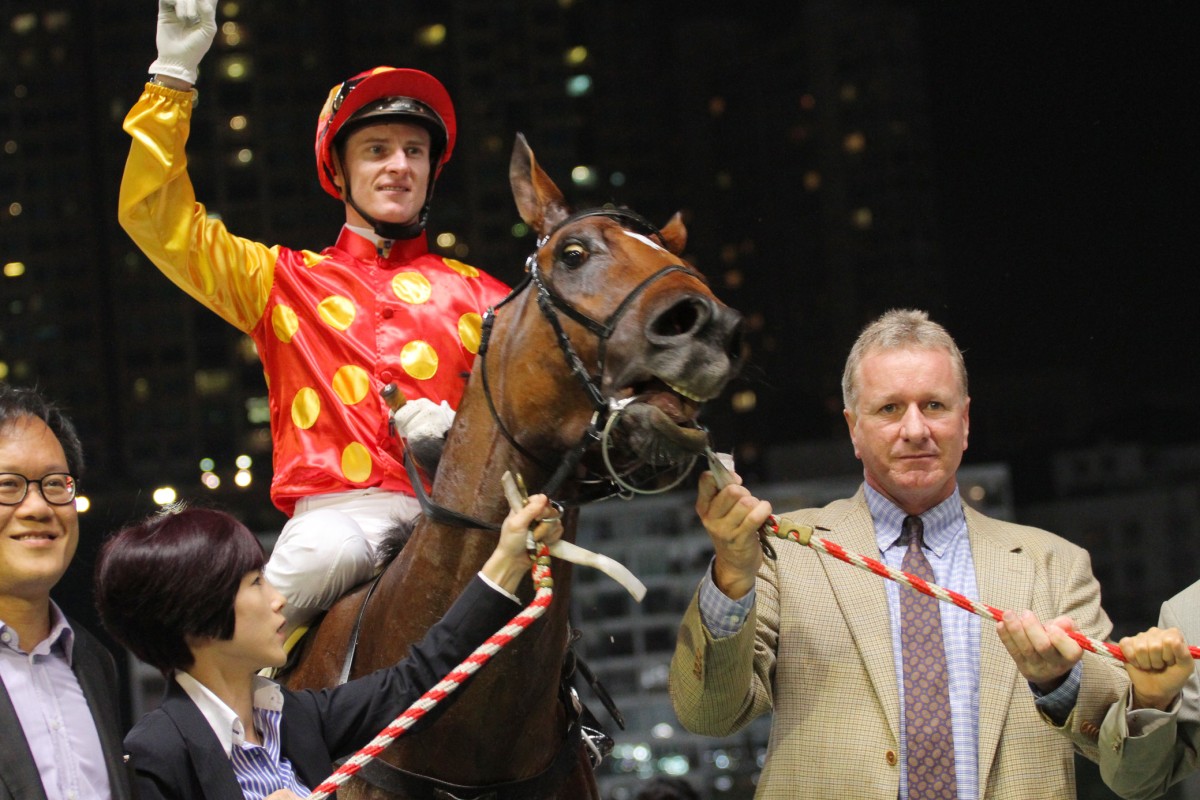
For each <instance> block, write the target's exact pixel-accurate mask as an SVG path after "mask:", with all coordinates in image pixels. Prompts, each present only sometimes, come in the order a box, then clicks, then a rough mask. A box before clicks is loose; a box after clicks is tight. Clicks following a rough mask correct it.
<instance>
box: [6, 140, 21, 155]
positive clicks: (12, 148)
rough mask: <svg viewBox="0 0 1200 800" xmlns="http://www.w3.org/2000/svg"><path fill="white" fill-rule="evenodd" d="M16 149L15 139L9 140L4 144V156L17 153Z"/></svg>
mask: <svg viewBox="0 0 1200 800" xmlns="http://www.w3.org/2000/svg"><path fill="white" fill-rule="evenodd" d="M18 149H19V148H18V146H17V142H16V140H15V139H9V140H8V141H7V142H5V143H4V153H5V155H10V156H11V155H12V154H13V153H15V152H17V150H18Z"/></svg>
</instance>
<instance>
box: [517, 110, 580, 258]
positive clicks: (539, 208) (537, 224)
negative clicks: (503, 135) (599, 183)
mask: <svg viewBox="0 0 1200 800" xmlns="http://www.w3.org/2000/svg"><path fill="white" fill-rule="evenodd" d="M508 180H509V182H510V183H511V184H512V190H513V199H515V200H516V201H517V211H518V212H520V214H521V219H523V220H525V224H526V225H528V226H529V227H530V228H532V229H533V231H534V233H536V234H537V235H538V236H539V237H540V236H543V235H545V234H546V233H547V232H549V231H550V230H551V229H553V228H554V226H555V225H557V224H558V223H560V222H562V221H563V220H564V219H566V218H567V216H568V215H569V214H570V209H569V208H568V207H567V203H566V200H565V199H563V194H562V192H560V191H559V190H558V187H557V186H555V185H554V181H552V180H550V176H549V175H547V174H546V172H545V170H543V169H542V168H541V167H540V166H538V163H537V159H535V158H534V157H533V150H532V149H531V148H530V147H529V143H528V142H526V141H525V135H524V134H522V133H518V134H517V140H516V141H515V142H514V143H513V154H512V161H511V162H509V165H508Z"/></svg>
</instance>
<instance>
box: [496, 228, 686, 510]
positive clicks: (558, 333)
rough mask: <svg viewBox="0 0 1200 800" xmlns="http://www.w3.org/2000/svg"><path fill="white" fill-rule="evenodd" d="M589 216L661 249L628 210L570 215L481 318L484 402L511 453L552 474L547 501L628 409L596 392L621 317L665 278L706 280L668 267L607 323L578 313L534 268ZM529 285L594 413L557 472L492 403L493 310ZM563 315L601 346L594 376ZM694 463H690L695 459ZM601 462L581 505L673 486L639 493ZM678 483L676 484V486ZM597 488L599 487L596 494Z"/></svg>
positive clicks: (680, 266)
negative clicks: (562, 234) (556, 240)
mask: <svg viewBox="0 0 1200 800" xmlns="http://www.w3.org/2000/svg"><path fill="white" fill-rule="evenodd" d="M589 217H605V218H608V219H611V220H614V221H616V222H617V223H619V224H620V225H621V226H622V227H624V228H626V229H627V230H631V231H634V232H635V233H640V234H644V235H646V236H651V237H654V238H656V239H657V240H658V242H659V244H661V245H665V240H664V238H663V235H662V232H661V231H660V230H659V229H658V228H657V227H656V226H655V225H654V224H652V223H651V222H649V221H648V220H647V219H646V218H645V217H643V216H641V215H640V214H637V213H636V212H634V211H631V210H629V209H625V208H592V209H585V210H583V211H578V212H576V213H574V214H571V215H570V216H568V217H567V218H566V219H563V220H562V221H561V222H559V223H558V224H557V225H555V226H554V227H553V228H552V229H551V230H550V231H549V232H548V233H546V234H545V235H543V236H542V237H541V238H539V239H538V241H537V244H536V245H535V247H534V250H533V252H531V253H530V254H529V256H528V257H527V258H526V259H525V277H524V278H523V279H522V280H521V282H520V283H519V284H517V286H515V287H514V288H513V290H512V291H511V292H510V293H509V295H508V296H507V297H505V298H504V299H503V300H502V301H500V302H499V303H498V304H496V305H495V306H494V307H492V308H489V309H488V310H487V312H486V313H485V314H484V319H483V330H482V336H481V341H480V345H479V358H480V376H481V378H482V379H483V393H484V397H486V398H487V403H488V409H489V410H490V411H491V414H492V419H493V420H494V421H495V422H496V426H497V428H498V429H499V430H500V433H501V435H503V436H504V438H505V439H507V440H508V441H509V443H510V444H512V446H513V447H514V448H516V450H517V452H519V453H521V454H522V455H523V456H525V457H526V458H528V459H529V460H530V461H532V462H533V463H535V464H537V465H539V466H540V467H542V469H544V470H546V471H547V472H551V477H550V479H549V480H548V481H547V482H546V484H545V485H544V486H543V487H542V488H541V489H539V491H541V492H542V493H543V494H546V495H549V496H551V497H553V496H554V492H555V491H557V490H558V488H559V487H560V486H561V485H562V483H563V482H564V481H565V480H566V479H567V477H568V476H570V475H571V474H572V473H573V472H574V471H575V468H576V467H577V466H578V464H579V462H580V460H581V459H582V458H583V455H584V453H585V452H586V451H587V449H588V448H589V447H591V446H592V445H593V444H594V443H596V442H600V441H602V440H605V441H606V439H605V437H606V436H607V435H608V434H609V433H610V432H611V431H612V429H613V425H614V423H615V421H616V419H617V417H619V416H620V414H621V413H622V412H623V411H624V409H625V407H626V406H627V405H628V401H613V400H608V399H606V398H605V397H604V394H603V393H602V392H601V390H600V382H601V379H602V378H603V376H604V368H605V363H606V359H607V355H608V340H609V339H610V338H612V335H613V333H614V332H615V331H616V329H617V326H618V325H619V324H620V322H621V318H622V317H624V316H625V313H626V312H627V311H629V309H630V308H631V307H632V305H633V302H634V301H635V300H636V299H637V298H638V297H639V296H641V294H642V293H643V292H645V291H646V290H647V289H648V288H649V287H650V286H651V285H653V284H654V283H656V282H657V281H659V280H660V279H662V278H664V277H666V276H667V275H670V274H672V273H675V272H680V273H683V274H685V275H689V276H691V277H694V278H696V279H697V280H699V281H701V282H703V281H704V278H703V277H702V276H701V275H700V273H698V272H697V271H696V270H695V269H693V268H692V267H689V266H686V265H684V264H669V265H667V266H665V267H662V268H661V269H659V270H657V271H656V272H654V273H653V274H651V275H649V276H647V277H646V278H645V279H644V280H643V281H642V282H641V283H639V284H638V285H637V286H635V287H634V288H633V289H632V290H631V291H630V292H629V294H627V295H625V297H624V299H622V300H621V302H620V303H619V304H618V305H617V307H616V308H615V309H614V310H613V312H612V313H611V314H609V315H608V318H607V319H605V320H604V321H602V322H601V321H598V320H596V319H593V318H592V317H590V316H588V315H587V314H585V313H584V312H582V311H580V310H579V309H578V308H576V307H575V306H574V305H573V304H572V303H571V301H569V300H567V299H566V298H565V297H563V296H562V295H561V294H559V293H558V292H556V291H555V290H554V286H553V284H551V283H550V282H549V281H548V280H547V277H546V275H545V274H544V273H543V272H542V270H541V268H540V267H539V266H538V258H537V257H538V253H539V252H540V251H541V250H542V248H543V247H545V246H546V245H547V244H548V243H549V242H550V240H551V239H552V238H553V237H554V235H555V234H556V233H558V232H559V231H560V230H562V229H563V228H564V227H566V226H567V225H570V224H571V223H573V222H577V221H579V220H581V219H587V218H589ZM530 285H532V286H533V287H534V290H535V291H536V292H537V304H538V308H539V309H540V310H541V312H542V316H543V317H545V318H546V321H547V322H549V323H550V326H551V328H553V330H554V334H555V339H556V341H557V343H558V349H559V350H560V351H561V352H562V354H563V358H564V359H565V360H566V362H567V366H568V367H569V368H570V370H571V373H572V374H573V375H574V376H575V378H576V380H577V381H578V382H579V385H580V387H581V388H582V389H583V392H584V394H585V395H587V397H588V400H589V402H590V403H591V406H592V412H593V413H592V419H591V421H590V422H589V424H588V426H587V428H586V429H585V430H584V432H583V435H582V436H581V437H580V439H579V441H578V442H577V443H576V445H575V446H574V447H572V448H571V449H570V450H569V451H568V452H567V454H566V455H565V456H564V457H563V459H562V461H561V462H560V463H559V465H558V467H557V468H554V469H551V467H550V466H549V465H547V464H546V463H545V462H544V461H542V459H540V458H538V457H537V456H536V455H534V454H533V453H532V452H530V451H529V449H528V448H526V447H524V446H523V445H522V444H521V443H520V442H518V441H517V439H516V437H515V436H513V434H512V432H511V431H510V430H509V428H508V426H507V425H505V424H504V420H503V419H501V417H500V412H499V410H498V409H497V408H496V404H495V401H494V400H493V398H492V391H491V385H490V383H489V380H488V369H487V350H488V344H489V340H490V337H491V332H492V326H493V324H494V323H495V320H496V311H498V310H499V309H500V308H501V307H503V306H504V305H506V304H507V303H509V302H510V301H512V300H513V299H514V298H516V297H517V296H518V295H520V294H522V293H523V292H524V290H525V289H526V288H527V287H528V286H530ZM563 316H566V317H568V318H569V319H571V320H572V321H574V322H576V323H578V324H579V325H582V326H583V327H584V328H585V329H587V330H588V331H589V332H590V333H592V334H593V335H594V336H595V337H596V338H597V340H598V341H599V347H598V348H597V357H596V368H595V372H594V373H589V371H588V369H587V366H586V365H585V364H584V362H583V359H582V358H580V356H579V353H578V352H577V351H576V350H575V346H574V345H573V344H572V343H571V339H570V337H569V336H568V335H567V332H566V330H565V329H564V328H563V323H562V317H563ZM692 461H694V459H693V460H692ZM605 463H606V473H607V474H599V473H593V475H592V476H591V477H590V478H585V479H584V483H587V484H591V485H592V486H593V491H592V492H591V493H589V494H588V496H587V498H586V499H584V500H583V501H582V502H583V503H586V502H592V501H594V500H598V499H601V498H603V497H610V496H614V495H626V496H628V495H629V494H633V493H646V494H649V493H653V492H657V491H666V490H667V489H670V488H674V485H675V484H674V483H673V484H672V485H671V486H667V487H663V488H660V489H657V490H643V489H640V488H639V487H635V486H633V485H631V484H629V483H628V482H627V481H625V480H624V479H623V477H622V476H621V475H619V474H617V472H616V470H615V468H614V467H613V465H612V464H611V462H610V461H609V459H608V457H607V450H606V452H605ZM690 466H691V462H689V464H688V468H689V469H690ZM687 472H688V470H683V471H682V473H681V474H680V476H679V479H678V480H682V478H683V477H684V476H686V474H687ZM678 480H677V481H676V482H675V483H678ZM597 487H598V488H599V493H598V494H597V491H596V488H597Z"/></svg>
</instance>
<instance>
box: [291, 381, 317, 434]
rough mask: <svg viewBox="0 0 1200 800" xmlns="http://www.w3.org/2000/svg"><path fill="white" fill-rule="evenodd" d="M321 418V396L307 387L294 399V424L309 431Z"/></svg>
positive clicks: (297, 393)
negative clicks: (318, 418)
mask: <svg viewBox="0 0 1200 800" xmlns="http://www.w3.org/2000/svg"><path fill="white" fill-rule="evenodd" d="M319 416H321V396H320V395H319V394H317V392H316V390H315V389H313V388H312V387H309V386H305V387H304V388H303V389H301V390H300V391H298V392H296V396H295V397H293V398H292V424H294V425H295V426H296V427H297V428H300V429H301V430H308V429H309V428H311V427H312V426H313V424H314V423H315V422H316V421H317V417H319Z"/></svg>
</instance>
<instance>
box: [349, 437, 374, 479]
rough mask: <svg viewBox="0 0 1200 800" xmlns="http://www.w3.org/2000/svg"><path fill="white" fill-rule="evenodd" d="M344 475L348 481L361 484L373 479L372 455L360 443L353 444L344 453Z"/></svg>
mask: <svg viewBox="0 0 1200 800" xmlns="http://www.w3.org/2000/svg"><path fill="white" fill-rule="evenodd" d="M342 475H344V476H345V477H346V480H348V481H352V482H354V483H361V482H362V481H365V480H366V479H367V478H369V477H371V453H370V452H369V451H368V450H367V448H365V447H363V446H362V445H361V444H359V443H358V442H351V443H350V444H348V445H346V449H345V450H343V451H342Z"/></svg>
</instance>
